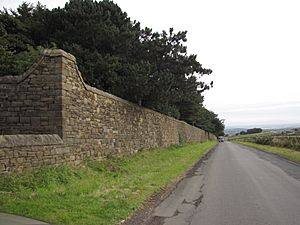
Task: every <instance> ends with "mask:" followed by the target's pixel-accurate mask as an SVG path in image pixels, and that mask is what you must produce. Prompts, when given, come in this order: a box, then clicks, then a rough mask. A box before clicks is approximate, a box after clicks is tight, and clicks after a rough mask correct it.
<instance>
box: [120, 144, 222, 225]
mask: <svg viewBox="0 0 300 225" xmlns="http://www.w3.org/2000/svg"><path fill="white" fill-rule="evenodd" d="M218 145H219V144H216V145H215V146H214V147H212V148H210V149H209V150H208V151H207V152H206V153H205V154H204V155H203V156H202V157H201V158H200V159H199V160H198V161H196V162H195V163H194V164H192V165H191V166H190V167H189V168H188V169H187V170H186V171H185V172H183V173H182V174H181V175H179V176H178V177H177V179H176V180H175V181H173V182H171V183H169V184H167V185H166V186H164V187H163V188H161V190H160V191H158V192H155V193H154V194H153V195H151V197H150V198H149V199H148V200H146V201H145V203H144V204H143V205H142V207H140V208H139V209H137V210H136V211H134V212H133V213H132V214H131V215H129V216H128V217H127V218H126V219H125V220H123V221H121V222H120V223H118V224H116V225H143V224H145V223H147V222H148V221H149V220H150V219H151V215H152V212H153V211H154V209H155V208H156V207H157V206H158V205H159V204H160V203H161V202H162V201H163V200H165V199H166V198H167V197H168V196H169V195H170V194H171V193H172V192H173V191H174V190H175V189H176V188H177V186H178V184H179V183H180V182H181V181H182V180H183V179H185V178H186V177H188V176H189V174H191V173H193V171H194V170H195V169H196V168H198V167H199V166H200V165H201V164H202V163H203V161H204V160H207V159H208V158H209V157H210V156H211V155H212V153H213V152H214V151H215V149H216V148H217V146H218Z"/></svg>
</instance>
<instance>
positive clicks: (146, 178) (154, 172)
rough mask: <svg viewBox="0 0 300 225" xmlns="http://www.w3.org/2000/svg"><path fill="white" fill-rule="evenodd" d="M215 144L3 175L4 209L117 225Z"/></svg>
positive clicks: (0, 202)
mask: <svg viewBox="0 0 300 225" xmlns="http://www.w3.org/2000/svg"><path fill="white" fill-rule="evenodd" d="M215 145H216V141H209V142H205V143H201V144H192V145H186V146H180V147H171V148H166V149H158V150H151V151H143V152H140V153H137V154H136V155H133V156H127V157H122V158H111V159H108V160H106V161H103V162H97V161H87V162H86V163H85V165H84V166H82V167H77V168H74V167H69V166H59V167H44V168H41V169H37V170H35V171H31V172H24V173H21V174H16V175H10V176H2V177H0V211H1V212H7V213H14V214H18V215H23V216H27V217H31V218H35V219H39V220H42V221H46V222H49V223H52V224H64V225H68V224H70V225H71V224H72V225H93V224H97V225H112V224H116V223H118V222H119V221H121V220H122V219H125V218H126V217H127V216H128V215H129V214H130V213H132V212H133V211H134V210H136V209H137V208H139V207H141V206H142V204H143V202H144V201H145V200H147V199H148V198H149V197H150V196H151V195H152V194H153V193H155V192H157V191H159V190H160V189H161V188H162V187H164V186H165V185H167V184H168V183H170V182H171V181H173V180H175V179H176V178H177V177H178V176H179V175H180V174H182V173H183V172H184V171H185V170H187V169H188V168H189V167H190V166H191V165H192V164H193V163H195V162H196V161H198V160H199V159H200V158H201V157H202V156H203V155H204V154H205V153H207V152H208V150H209V149H211V148H212V147H214V146H215Z"/></svg>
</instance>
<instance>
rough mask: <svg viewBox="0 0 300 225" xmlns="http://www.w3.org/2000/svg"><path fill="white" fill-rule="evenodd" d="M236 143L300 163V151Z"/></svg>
mask: <svg viewBox="0 0 300 225" xmlns="http://www.w3.org/2000/svg"><path fill="white" fill-rule="evenodd" d="M235 142H237V143H240V144H244V145H247V146H250V147H253V148H256V149H258V150H262V151H265V152H270V153H274V154H277V155H279V156H282V157H284V158H287V159H289V160H291V161H294V162H298V163H300V152H299V151H295V150H291V149H288V148H280V147H273V146H269V145H260V144H256V143H252V142H245V141H235Z"/></svg>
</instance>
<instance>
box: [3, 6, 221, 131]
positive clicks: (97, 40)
mask: <svg viewBox="0 0 300 225" xmlns="http://www.w3.org/2000/svg"><path fill="white" fill-rule="evenodd" d="M186 42H187V31H179V32H174V29H173V28H170V29H169V30H168V31H162V32H153V31H152V29H150V28H145V29H141V28H140V24H139V23H138V22H136V21H131V20H130V18H129V17H128V16H127V14H126V13H125V12H123V11H122V10H121V9H120V7H119V6H118V5H116V4H115V3H113V2H112V1H109V0H103V1H99V2H98V1H94V0H70V2H68V3H66V4H65V6H64V7H63V8H55V9H52V10H48V9H47V8H46V7H45V6H43V5H41V4H40V3H39V4H37V5H36V6H33V5H32V4H28V3H23V4H22V5H20V6H19V7H18V9H17V10H16V11H12V12H7V11H5V10H4V11H3V12H1V14H0V51H1V52H0V53H1V56H0V61H1V66H0V67H1V68H0V71H1V72H0V75H6V74H12V75H17V74H20V73H22V72H24V71H25V70H26V68H27V67H28V65H30V63H31V62H32V59H33V58H34V57H35V56H36V55H37V53H38V52H39V50H40V49H41V47H38V46H42V47H43V48H51V47H53V46H55V47H57V48H61V49H64V50H65V51H67V52H70V53H72V54H73V55H75V57H76V59H77V62H78V66H79V69H80V71H81V72H82V75H83V79H84V80H85V82H86V83H88V84H89V85H91V86H94V87H96V88H99V89H101V90H104V91H107V92H110V93H112V94H114V95H117V96H119V97H121V98H124V99H127V100H129V101H132V102H134V103H137V104H139V105H142V106H145V107H148V108H151V109H153V110H156V111H158V112H161V113H164V114H166V115H169V116H173V117H175V118H177V119H181V120H184V121H186V122H188V123H190V124H192V125H195V126H198V127H201V128H203V129H206V130H207V131H209V132H213V133H215V134H221V133H222V132H223V129H224V125H223V122H222V121H221V120H220V119H218V117H217V115H216V114H214V113H213V112H210V111H208V110H206V109H205V108H204V107H203V106H202V103H203V95H202V93H203V91H205V90H207V89H209V88H210V87H211V86H212V84H206V83H205V82H203V81H202V79H201V77H202V76H203V75H209V74H211V72H212V71H211V70H210V69H205V68H203V67H202V65H201V64H200V63H199V62H198V61H197V56H196V55H189V54H188V53H187V47H186V45H185V43H186ZM202 114H203V115H202Z"/></svg>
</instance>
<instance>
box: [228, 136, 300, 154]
mask: <svg viewBox="0 0 300 225" xmlns="http://www.w3.org/2000/svg"><path fill="white" fill-rule="evenodd" d="M228 140H230V141H239V142H251V143H255V144H260V145H270V146H274V147H281V148H288V149H293V150H296V151H300V136H278V135H273V134H272V133H271V132H263V133H258V134H247V135H238V136H231V137H229V138H228Z"/></svg>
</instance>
